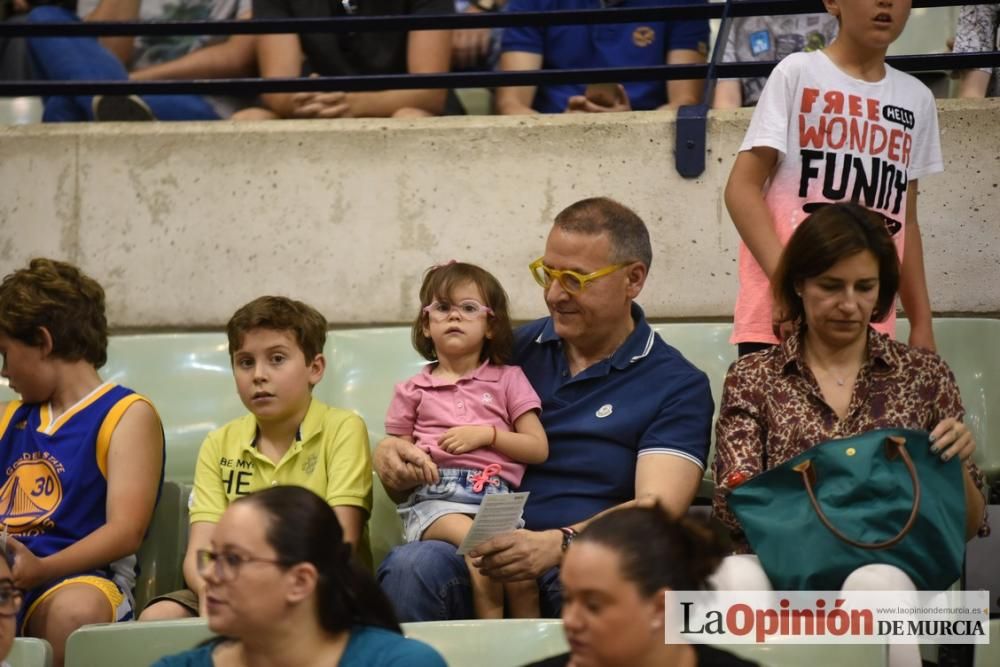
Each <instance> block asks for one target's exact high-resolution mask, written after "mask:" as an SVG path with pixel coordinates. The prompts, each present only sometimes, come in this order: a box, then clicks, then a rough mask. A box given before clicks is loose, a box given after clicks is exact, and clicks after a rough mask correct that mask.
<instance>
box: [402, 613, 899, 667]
mask: <svg viewBox="0 0 1000 667" xmlns="http://www.w3.org/2000/svg"><path fill="white" fill-rule="evenodd" d="M403 633H404V634H405V635H406V636H407V637H410V638H413V639H419V640H420V641H423V642H426V643H428V644H430V645H431V646H433V647H434V648H435V649H437V650H438V652H440V653H441V655H443V656H444V658H445V660H446V661H447V662H448V664H450V665H457V666H463V665H479V666H480V667H517V666H519V665H525V664H528V663H531V662H534V661H537V660H542V659H544V658H548V657H551V656H554V655H559V654H561V653H565V652H566V651H568V650H569V646H568V645H567V644H566V639H565V636H564V635H563V630H562V621H559V620H533V619H532V620H528V619H507V620H503V621H433V622H429V623H403ZM720 648H722V649H724V650H726V651H729V652H730V653H734V654H735V655H738V656H740V657H742V658H745V659H747V660H752V661H754V662H756V663H758V664H759V665H761V667H802V665H851V667H883V665H885V664H886V651H885V647H884V646H881V645H877V644H855V645H843V646H804V645H794V644H775V643H770V644H764V645H734V646H722V647H720Z"/></svg>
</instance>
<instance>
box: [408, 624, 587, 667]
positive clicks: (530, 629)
mask: <svg viewBox="0 0 1000 667" xmlns="http://www.w3.org/2000/svg"><path fill="white" fill-rule="evenodd" d="M402 625H403V634H404V635H406V636H407V637H409V638H411V639H419V640H420V641H422V642H425V643H427V644H430V645H431V646H433V647H434V648H435V649H436V650H437V651H438V653H440V654H441V655H442V656H443V657H444V659H445V661H446V662H447V663H448V664H449V665H457V666H461V665H477V666H478V667H519V666H520V665H525V664H528V663H531V662H536V661H538V660H543V659H545V658H549V657H552V656H554V655H559V654H561V653H565V652H566V651H568V650H569V645H568V644H567V643H566V637H565V635H564V634H563V629H562V621H559V620H537V619H506V620H502V621H496V620H491V621H487V620H481V621H430V622H426V623H403V624H402Z"/></svg>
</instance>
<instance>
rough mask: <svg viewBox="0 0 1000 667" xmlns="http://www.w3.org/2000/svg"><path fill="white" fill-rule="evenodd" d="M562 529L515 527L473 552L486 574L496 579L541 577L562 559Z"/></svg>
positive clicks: (480, 568)
mask: <svg viewBox="0 0 1000 667" xmlns="http://www.w3.org/2000/svg"><path fill="white" fill-rule="evenodd" d="M562 537H563V536H562V533H561V532H560V531H558V530H545V531H534V530H515V531H513V532H510V533H505V534H503V535H497V536H496V537H494V538H493V539H490V540H487V541H485V542H483V543H482V544H480V545H479V546H477V547H476V548H475V549H473V550H472V552H471V553H470V554H469V555H470V556H472V564H473V566H474V567H476V568H477V569H478V570H479V571H480V572H481V573H482V574H484V575H486V576H487V577H489V578H491V579H494V580H496V581H527V580H531V579H537V578H538V577H540V576H542V574H544V573H545V572H547V571H549V570H550V569H552V568H553V567H556V566H557V565H559V562H560V561H561V560H562Z"/></svg>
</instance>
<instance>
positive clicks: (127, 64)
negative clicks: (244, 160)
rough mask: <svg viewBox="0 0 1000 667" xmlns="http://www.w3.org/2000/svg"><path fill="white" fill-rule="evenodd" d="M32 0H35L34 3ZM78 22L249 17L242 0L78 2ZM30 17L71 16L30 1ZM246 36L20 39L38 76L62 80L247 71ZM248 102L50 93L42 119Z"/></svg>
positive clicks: (192, 116) (196, 110) (186, 112)
mask: <svg viewBox="0 0 1000 667" xmlns="http://www.w3.org/2000/svg"><path fill="white" fill-rule="evenodd" d="M36 4H37V3H36ZM77 10H78V12H79V15H80V16H82V17H84V18H83V20H84V21H132V20H137V19H141V20H143V21H150V20H175V21H176V20H204V21H219V20H223V19H236V18H239V19H248V18H250V0H79V3H78V6H77ZM28 20H29V21H31V22H34V23H45V22H66V21H75V20H78V19H77V17H76V15H74V14H73V13H72V12H70V11H68V10H66V9H65V8H63V7H59V6H53V5H48V6H37V7H35V8H34V9H33V10H32V11H31V13H30V14H29V15H28ZM255 40H256V38H255V37H254V36H253V35H233V36H231V37H226V36H221V37H220V36H207V35H202V36H192V35H149V36H139V37H128V36H127V37H101V38H93V37H35V38H30V39H29V40H28V45H29V49H30V52H31V55H32V57H33V58H34V62H35V65H36V67H37V75H38V77H39V78H43V79H49V80H66V81H120V80H126V79H130V78H131V79H134V80H162V79H215V78H230V77H243V76H252V75H253V74H254V73H255V71H256V69H255V62H254V43H255ZM248 105H249V101H247V100H239V99H235V98H231V97H216V96H211V97H202V96H200V95H149V96H143V97H141V98H140V97H138V96H135V95H130V96H97V97H94V98H91V96H84V95H81V96H75V97H68V96H67V97H63V96H59V97H50V98H48V99H47V100H46V103H45V114H44V116H43V120H45V121H47V122H60V121H81V120H94V119H95V118H96V119H97V120H153V119H160V120H215V119H218V118H228V117H230V116H231V115H232V114H233V113H234V112H235V111H237V110H238V109H240V108H242V107H245V106H248Z"/></svg>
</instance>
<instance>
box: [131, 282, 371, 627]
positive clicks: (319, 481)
mask: <svg viewBox="0 0 1000 667" xmlns="http://www.w3.org/2000/svg"><path fill="white" fill-rule="evenodd" d="M226 333H227V334H228V336H229V355H230V359H231V361H232V366H233V376H234V377H235V379H236V390H237V391H238V392H239V395H240V400H242V401H243V404H244V405H245V406H246V407H247V409H248V410H249V411H250V412H251V413H252V414H249V415H246V416H244V417H240V418H239V419H236V420H234V421H231V422H229V423H228V424H226V425H225V426H223V427H222V428H220V429H218V430H216V431H213V432H211V433H209V434H208V437H207V438H205V442H204V443H203V444H202V446H201V450H200V452H199V454H198V464H197V467H196V468H195V476H194V492H193V494H192V497H191V511H190V521H191V528H190V533H189V536H188V546H187V553H186V555H185V557H184V579H185V581H186V582H187V585H188V587H189V588H188V590H184V591H177V592H175V593H170V594H168V595H165V596H162V597H159V598H156V599H154V600H152V601H151V602H150V604H149V606H147V607H146V609H145V611H143V613H142V615H141V616H140V617H139V620H140V621H151V620H165V619H172V618H188V617H191V616H197V615H198V613H199V609H200V608H201V604H200V603H201V602H202V600H201V599H200V598H201V595H200V594H201V591H202V590H203V584H204V582H203V581H202V579H201V577H200V576H199V575H198V571H197V570H198V568H197V562H196V556H195V554H196V553H197V551H198V550H199V549H206V548H208V546H209V541H210V540H211V537H212V530H213V529H214V528H215V524H216V523H217V522H218V520H219V517H220V516H222V513H223V511H225V509H226V507H228V506H229V504H230V503H231V502H232V501H234V500H236V499H237V498H239V497H240V496H245V495H247V494H248V493H252V492H254V491H259V490H261V489H264V488H267V487H269V486H277V485H279V484H294V485H297V486H303V487H305V488H307V489H309V490H311V491H313V492H315V493H316V494H317V495H319V496H322V497H323V498H325V499H326V501H327V502H328V503H329V504H330V505H331V506H332V507H333V509H334V511H335V512H336V513H337V518H338V519H339V520H340V525H341V527H342V528H343V531H344V539H345V540H346V541H348V542H350V543H352V544H353V545H354V547H355V552H356V553H357V555H358V557H359V558H360V559H361V561H362V562H364V563H367V564H368V565H369V566H370V565H371V556H370V552H369V549H368V537H367V534H366V532H365V523H366V521H367V518H368V514H369V513H370V512H371V507H372V469H371V457H370V453H369V449H368V430H367V428H366V427H365V423H364V422H363V421H362V420H361V418H360V417H359V416H358V415H356V414H354V413H353V412H349V411H347V410H341V409H338V408H332V407H330V406H327V405H324V404H323V403H321V402H320V401H318V400H316V399H314V398H313V397H312V388H313V387H314V386H316V384H317V383H318V382H319V381H320V380H321V379H322V378H323V371H324V370H325V368H326V359H325V358H324V357H323V345H324V344H325V342H326V320H325V319H324V318H323V316H322V315H321V314H320V313H318V312H317V311H316V310H315V309H313V308H311V307H309V306H307V305H306V304H304V303H301V302H299V301H294V300H292V299H287V298H284V297H273V296H264V297H260V298H258V299H255V300H254V301H251V302H250V303H248V304H247V305H245V306H243V307H242V308H240V309H239V310H237V311H236V313H235V314H234V315H233V317H232V319H230V320H229V324H228V325H227V326H226ZM253 555H254V554H232V556H233V557H234V558H239V557H240V556H243V557H244V558H245V557H247V556H253Z"/></svg>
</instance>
